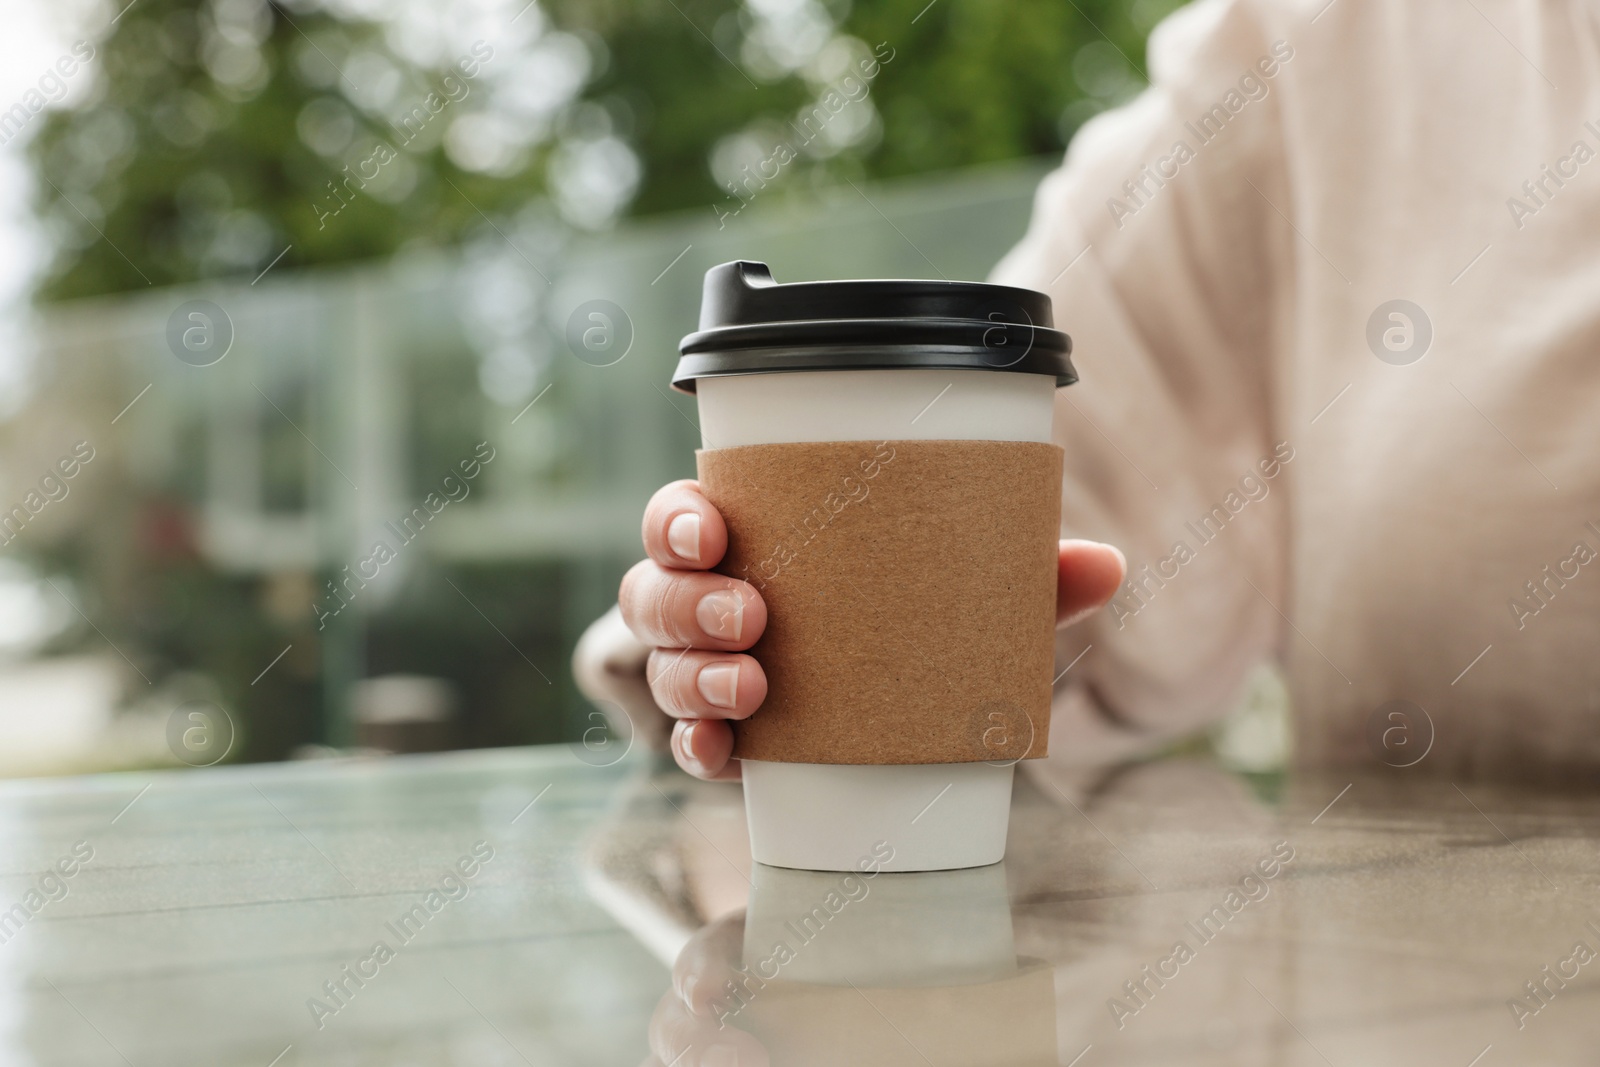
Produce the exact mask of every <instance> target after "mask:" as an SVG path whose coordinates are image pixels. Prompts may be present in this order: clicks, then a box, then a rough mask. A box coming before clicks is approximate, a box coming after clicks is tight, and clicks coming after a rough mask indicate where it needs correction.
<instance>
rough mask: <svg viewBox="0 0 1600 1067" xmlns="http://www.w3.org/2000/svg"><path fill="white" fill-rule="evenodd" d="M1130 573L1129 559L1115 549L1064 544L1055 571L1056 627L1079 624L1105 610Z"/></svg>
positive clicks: (1091, 544)
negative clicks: (1107, 603)
mask: <svg viewBox="0 0 1600 1067" xmlns="http://www.w3.org/2000/svg"><path fill="white" fill-rule="evenodd" d="M1127 572H1128V561H1127V558H1126V557H1125V556H1123V554H1122V550H1121V549H1119V548H1117V547H1116V546H1114V545H1106V544H1101V543H1100V542H1099V541H1078V540H1066V541H1062V542H1061V555H1060V559H1059V561H1058V564H1057V571H1056V575H1057V579H1056V625H1057V626H1065V625H1068V624H1070V623H1074V622H1078V621H1080V620H1082V619H1084V618H1086V617H1088V616H1089V615H1092V614H1094V613H1095V612H1096V611H1099V610H1100V609H1101V608H1103V607H1105V605H1106V602H1107V601H1108V600H1110V599H1111V598H1112V597H1114V596H1116V595H1117V589H1118V588H1119V587H1120V586H1121V585H1122V582H1123V579H1124V578H1125V577H1126V575H1127Z"/></svg>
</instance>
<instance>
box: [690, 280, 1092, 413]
mask: <svg viewBox="0 0 1600 1067" xmlns="http://www.w3.org/2000/svg"><path fill="white" fill-rule="evenodd" d="M1053 326H1054V323H1053V321H1052V319H1051V315H1050V298H1049V297H1048V296H1045V295H1044V294H1043V293H1036V292H1034V291H1033V290H1032V289H1017V288H1013V287H1012V286H1009V285H988V284H985V283H982V282H935V281H847V282H794V283H791V284H789V285H779V284H778V283H777V282H775V281H773V280H772V273H771V271H769V270H768V269H767V265H766V264H765V263H752V262H748V261H745V260H739V261H737V262H733V263H723V264H720V265H718V266H715V267H712V268H711V269H710V270H708V271H706V281H705V296H704V297H703V299H702V300H701V302H700V329H698V330H696V331H695V332H694V333H691V334H690V335H689V336H687V337H685V338H684V339H683V341H682V343H681V344H680V345H679V351H680V352H681V353H682V355H683V358H682V359H680V360H679V361H678V369H677V370H676V371H674V372H673V375H672V386H673V388H674V389H677V390H679V391H680V392H685V393H692V392H694V383H695V380H696V379H697V378H716V377H722V376H724V375H730V374H770V373H773V372H776V371H805V370H879V369H890V368H900V367H905V368H924V367H925V368H934V369H938V370H998V371H1012V372H1017V373H1022V374H1048V375H1050V376H1051V377H1053V378H1055V380H1056V384H1057V385H1058V386H1061V385H1071V384H1072V383H1073V382H1075V381H1077V380H1078V373H1077V371H1075V370H1074V369H1073V367H1072V360H1071V359H1070V358H1068V357H1069V356H1070V355H1071V353H1072V339H1071V338H1070V337H1068V336H1067V335H1066V334H1064V333H1062V332H1061V331H1060V330H1057V329H1054V328H1053Z"/></svg>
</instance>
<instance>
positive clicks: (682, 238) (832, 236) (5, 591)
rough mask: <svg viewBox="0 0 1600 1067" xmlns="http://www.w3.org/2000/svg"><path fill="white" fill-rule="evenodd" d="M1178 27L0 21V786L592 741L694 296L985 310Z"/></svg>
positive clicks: (471, 3) (166, 16) (606, 20)
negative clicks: (1072, 169)
mask: <svg viewBox="0 0 1600 1067" xmlns="http://www.w3.org/2000/svg"><path fill="white" fill-rule="evenodd" d="M1175 6H1176V4H1175V3H1173V2H1170V0H1132V2H1109V0H982V2H976V0H934V2H932V3H929V2H928V0H877V2H868V0H861V2H856V3H851V2H849V0H831V2H830V0H531V2H530V0H504V2H501V0H457V2H442V0H395V2H383V0H293V2H276V0H274V2H267V0H133V2H132V3H129V2H128V0H111V2H99V0H93V2H86V0H67V2H61V0H52V2H50V3H45V2H44V0H29V2H27V3H21V2H18V0H10V2H9V3H8V4H7V5H5V15H4V25H5V27H6V28H5V32H4V33H0V142H3V144H0V191H3V193H4V195H3V196H0V228H3V234H0V541H3V542H4V543H3V544H0V773H5V774H36V773H52V772H61V771H69V770H71V771H77V770H91V769H104V768H111V767H125V766H133V765H161V764H175V763H178V762H189V763H206V762H212V761H214V760H223V759H225V760H228V761H257V760H276V759H283V758H289V757H292V756H306V755H316V754H319V753H328V752H331V751H335V750H348V749H349V748H351V747H360V746H368V747H373V746H376V747H379V748H384V747H387V748H394V749H407V748H437V747H477V746H494V745H512V744H526V743H533V742H550V741H571V740H573V739H575V738H578V737H579V736H581V735H582V733H583V731H585V730H586V729H591V728H593V727H594V725H595V721H594V720H592V719H591V712H592V709H590V708H589V707H588V706H587V705H585V704H584V702H583V701H582V699H581V698H580V697H579V696H578V695H577V693H576V692H575V690H574V689H573V686H572V683H571V681H570V676H569V670H568V667H567V661H568V658H569V656H570V654H571V650H572V646H573V643H574V642H575V640H576V639H577V636H578V635H579V633H581V631H582V629H583V627H584V626H585V625H586V624H587V623H588V622H589V621H590V620H592V619H593V618H594V617H595V616H596V615H598V614H599V613H600V612H602V611H603V610H604V609H605V608H606V607H607V605H608V604H610V603H611V602H612V601H613V600H614V597H615V589H616V583H617V581H618V579H619V578H620V576H621V574H622V572H623V571H624V570H625V569H626V567H627V566H628V565H629V564H631V563H632V562H633V560H634V559H636V558H637V556H638V554H639V549H638V518H639V514H640V511H641V509H642V506H643V504H644V501H645V500H646V499H647V498H648V495H649V493H650V492H651V491H652V490H653V489H654V488H656V487H657V486H659V485H660V484H662V483H663V482H665V481H667V480H670V479H672V478H675V477H682V476H685V475H687V474H690V473H692V470H693V456H692V450H693V448H694V446H695V445H696V443H697V432H696V430H695V426H694V421H693V414H694V411H693V404H692V401H691V400H690V399H689V398H686V397H681V396H678V395H676V394H673V393H672V392H671V391H670V390H669V389H668V388H667V378H668V375H669V374H670V371H671V368H672V366H673V364H674V362H675V360H676V351H675V347H676V342H677V339H678V338H679V337H680V336H682V335H683V334H684V333H686V332H688V331H689V330H691V329H692V328H693V326H694V322H695V318H696V314H697V305H698V296H699V282H700V276H701V273H702V272H703V271H704V269H705V268H706V267H708V266H710V265H712V264H714V263H717V262H720V261H723V260H727V259H733V258H756V259H766V260H767V261H769V262H770V263H771V264H772V266H773V270H774V273H775V274H776V275H777V276H778V278H779V280H799V279H802V278H826V277H852V276H873V275H877V276H907V277H948V278H981V277H983V276H984V275H985V274H986V273H987V271H988V270H989V268H990V267H991V266H992V265H993V263H994V262H995V261H996V260H997V259H998V258H999V256H1000V255H1001V254H1002V253H1003V252H1004V251H1005V250H1006V249H1007V248H1008V247H1009V246H1010V245H1011V244H1012V243H1013V242H1014V241H1015V240H1016V239H1017V238H1018V237H1019V236H1020V235H1021V233H1022V230H1023V227H1024V225H1025V223H1026V219H1027V215H1028V210H1029V204H1030V199H1031V196H1032V191H1033V187H1034V185H1035V184H1036V182H1037V181H1038V178H1039V177H1040V176H1041V175H1042V174H1043V172H1044V171H1045V170H1046V169H1047V168H1048V167H1049V166H1051V165H1053V164H1054V163H1055V162H1056V161H1058V160H1059V158H1060V155H1061V152H1062V151H1063V149H1064V147H1065V145H1066V144H1067V142H1068V141H1069V140H1070V139H1071V137H1072V136H1073V133H1074V131H1076V130H1077V129H1078V127H1079V126H1081V125H1082V124H1083V123H1084V122H1085V121H1087V120H1088V119H1089V118H1090V117H1092V116H1093V115H1095V114H1096V113H1097V112H1099V111H1101V110H1103V109H1105V108H1108V107H1112V106H1115V105H1116V104H1118V103H1121V102H1123V101H1125V100H1127V99H1128V98H1130V97H1131V96H1133V95H1134V94H1136V93H1137V92H1138V91H1139V90H1140V89H1141V88H1142V86H1143V85H1144V83H1145V74H1144V39H1145V37H1146V35H1147V34H1148V32H1149V30H1150V29H1151V28H1152V27H1153V26H1154V25H1155V24H1156V22H1157V21H1159V19H1160V18H1162V17H1163V16H1165V15H1166V14H1167V13H1168V12H1169V11H1170V10H1171V9H1172V8H1173V7H1175ZM75 447H76V448H78V449H79V452H80V453H82V452H83V450H84V449H85V448H86V449H88V450H89V451H90V452H92V459H90V460H88V461H87V462H80V463H79V464H77V468H76V470H75V473H74V475H73V477H71V478H66V477H64V476H63V475H62V473H61V472H62V471H63V470H64V469H66V468H64V467H61V466H59V465H58V464H60V463H61V461H62V460H63V459H64V458H65V457H68V456H69V455H72V454H73V450H74V448H75ZM463 464H466V465H467V466H466V467H465V468H463ZM66 466H67V467H71V466H73V465H72V464H71V463H68V464H67V465H66ZM468 472H472V473H474V474H475V476H474V477H471V478H470V479H468V478H466V477H465V476H464V475H465V474H466V473H468ZM447 476H451V478H450V480H448V481H447V480H446V479H447ZM430 494H432V496H430ZM18 509H20V510H18ZM418 509H420V510H418ZM408 516H410V517H412V518H411V525H410V526H409V527H407V526H406V525H405V521H406V518H407V517H408ZM8 518H9V520H10V522H11V525H10V526H9V527H8V526H6V525H5V522H6V521H7V519H8ZM380 543H381V544H382V545H383V546H384V549H383V550H381V551H380V550H379V549H378V546H379V544H380ZM194 709H200V712H201V713H202V714H201V717H200V718H195V717H193V715H192V714H191V712H193V711H194ZM175 731H176V732H175ZM184 738H189V739H190V740H193V741H195V742H196V743H195V744H189V743H188V742H187V741H183V740H182V739H184Z"/></svg>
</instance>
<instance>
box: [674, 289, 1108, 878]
mask: <svg viewBox="0 0 1600 1067" xmlns="http://www.w3.org/2000/svg"><path fill="white" fill-rule="evenodd" d="M1069 351H1070V342H1069V341H1068V340H1067V338H1066V336H1065V335H1064V334H1061V333H1059V332H1057V331H1055V330H1054V329H1052V328H1050V309H1049V300H1048V298H1047V297H1044V296H1043V295H1042V294H1038V293H1032V292H1029V291H1027V290H1019V289H1012V288H1009V287H1004V286H990V285H980V284H977V283H940V282H921V281H867V282H820V283H809V284H797V285H782V286H780V285H776V284H775V283H774V282H773V281H772V278H771V275H770V274H769V273H768V272H767V269H766V267H765V266H764V265H762V264H758V263H729V264H723V265H722V266H719V267H715V268H713V269H712V270H710V271H709V272H707V274H706V283H705V301H704V303H703V305H702V309H701V329H700V331H698V332H697V333H695V334H691V335H690V336H689V337H687V338H685V339H684V345H683V353H684V357H683V359H682V361H681V362H680V363H679V366H678V371H677V373H676V374H675V375H674V378H673V384H674V386H675V387H677V388H679V389H683V390H686V391H693V392H694V394H695V395H696V397H697V400H698V404H699V412H700V428H701V438H702V445H703V448H704V450H703V451H702V453H701V455H700V459H701V473H702V484H703V485H704V486H705V487H706V489H707V493H708V496H711V498H712V501H713V503H716V504H717V505H718V507H719V508H720V509H722V511H723V514H724V517H725V518H728V519H729V538H730V549H729V558H728V560H725V561H724V566H723V567H721V568H719V569H721V570H722V571H723V573H729V574H732V575H734V576H737V577H742V578H744V579H745V580H748V581H752V584H755V585H756V586H757V588H758V589H760V590H761V591H762V594H763V596H764V597H766V598H767V601H768V606H769V612H768V617H769V622H768V631H767V634H766V635H764V636H763V638H762V640H761V641H760V642H758V644H757V645H756V646H755V648H753V649H752V650H751V653H752V655H754V656H755V658H756V659H757V660H758V661H759V662H761V663H762V666H763V667H764V668H765V669H766V670H767V673H768V679H769V694H768V698H767V703H766V704H765V705H763V708H762V709H761V710H759V711H757V712H756V715H755V716H754V717H752V719H751V720H749V721H747V722H741V723H735V725H734V729H735V733H736V737H737V742H736V748H735V753H734V754H735V756H736V757H738V758H740V759H742V761H743V763H742V769H743V777H744V790H745V804H746V808H747V811H748V816H749V824H750V839H751V851H752V856H753V858H754V859H755V860H756V861H757V862H759V863H765V864H769V865H772V866H778V867H791V868H802V869H809V870H829V871H851V870H861V869H863V864H866V863H875V864H876V865H877V866H879V867H881V868H882V869H885V870H896V871H934V870H950V869H955V868H963V867H976V866H982V865H986V864H991V863H995V862H997V861H999V860H1000V859H1001V857H1002V856H1003V855H1004V853H1005V840H1006V828H1007V823H1008V820H1009V813H1010V800H1011V782H1012V775H1013V767H1014V764H1015V763H1016V761H1017V759H1019V758H1026V757H1032V756H1037V755H1041V754H1043V752H1044V744H1045V739H1046V737H1047V736H1048V727H1049V720H1048V715H1049V689H1050V681H1051V678H1050V674H1051V668H1052V665H1053V641H1054V639H1053V630H1054V603H1055V574H1056V568H1055V564H1054V559H1055V540H1056V531H1057V529H1058V522H1059V518H1058V512H1059V493H1060V450H1059V449H1058V448H1056V447H1055V446H1054V445H1051V444H1050V443H1049V442H1050V440H1051V435H1050V429H1051V416H1052V413H1053V409H1054V393H1055V390H1056V388H1057V387H1058V386H1059V385H1064V384H1069V383H1070V382H1072V381H1075V380H1076V375H1075V373H1074V372H1073V370H1072V366H1071V363H1070V361H1069V359H1068V352H1069ZM757 446H784V447H783V448H780V449H770V448H768V449H762V448H760V447H757ZM895 463H900V466H899V467H895V466H894V464H895ZM713 474H715V475H716V476H715V477H712V476H711V475H713ZM830 486H833V487H834V488H831V489H829V488H828V487H830ZM824 490H827V491H826V495H824ZM986 493H987V494H989V497H985V494H986ZM941 494H942V495H941ZM928 501H952V502H954V503H951V504H950V505H949V506H948V508H945V509H943V510H941V509H938V508H935V509H934V510H933V511H932V512H931V513H928V512H925V511H924V512H919V511H918V510H917V509H918V508H921V507H923V506H924V504H925V503H926V502H928ZM852 508H854V512H853V513H851V514H849V515H848V516H846V514H845V513H846V512H849V511H851V509H852ZM1002 512H1004V514H1003V515H1000V514H999V513H1002ZM997 515H999V518H998V519H997ZM841 519H842V520H845V521H839V520H841ZM790 530H792V531H793V532H792V534H791V533H790V532H789V531H790ZM774 546H776V547H774ZM874 553H879V555H878V556H876V557H875V556H874ZM757 555H759V556H760V558H756V557H757ZM924 557H927V558H926V559H924ZM924 564H926V565H924ZM979 572H982V573H983V574H990V572H992V575H991V576H990V577H989V578H987V579H985V580H986V581H988V582H989V584H988V585H983V584H982V583H980V584H979V585H977V586H973V585H972V581H973V580H974V579H973V576H974V574H976V573H979ZM886 575H898V578H896V579H894V580H889V579H886V577H885V576H886ZM993 575H998V577H994V576H993ZM964 583H965V584H964ZM830 642H832V644H830ZM818 648H826V649H830V651H829V652H828V654H827V655H821V656H818V655H812V656H810V657H809V658H808V657H807V656H806V655H805V653H804V650H806V649H818ZM762 716H766V717H767V718H765V719H762V718H761V717H762ZM758 719H760V720H761V721H759V722H758V721H757V720H758ZM921 752H926V753H928V754H930V755H931V758H926V759H921V758H919V756H918V754H919V753H921Z"/></svg>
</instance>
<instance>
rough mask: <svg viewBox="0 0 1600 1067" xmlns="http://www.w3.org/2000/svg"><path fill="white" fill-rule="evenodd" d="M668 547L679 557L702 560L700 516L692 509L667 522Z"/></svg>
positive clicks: (696, 560)
mask: <svg viewBox="0 0 1600 1067" xmlns="http://www.w3.org/2000/svg"><path fill="white" fill-rule="evenodd" d="M667 547H668V548H670V549H672V551H673V552H674V553H675V554H676V555H677V556H678V558H679V559H687V560H693V561H694V562H695V563H699V562H700V516H699V515H697V514H695V513H694V512H692V511H685V512H684V513H683V514H682V515H677V516H674V517H673V520H672V521H671V522H669V523H667Z"/></svg>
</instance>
